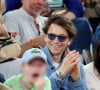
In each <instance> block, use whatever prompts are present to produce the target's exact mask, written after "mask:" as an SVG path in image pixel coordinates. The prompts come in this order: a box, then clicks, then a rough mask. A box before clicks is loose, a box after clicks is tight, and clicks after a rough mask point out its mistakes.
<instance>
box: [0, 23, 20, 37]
mask: <svg viewBox="0 0 100 90" xmlns="http://www.w3.org/2000/svg"><path fill="white" fill-rule="evenodd" d="M17 34H18V32H12V37H13V38H16V36H17ZM2 36H3V37H7V38H8V37H9V34H8V31H7V29H6V27H5V26H4V25H0V37H2Z"/></svg>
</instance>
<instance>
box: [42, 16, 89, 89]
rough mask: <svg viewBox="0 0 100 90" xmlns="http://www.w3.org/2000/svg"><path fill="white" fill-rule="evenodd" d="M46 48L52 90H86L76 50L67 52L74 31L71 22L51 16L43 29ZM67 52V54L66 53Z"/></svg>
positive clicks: (74, 34) (74, 33) (81, 66)
mask: <svg viewBox="0 0 100 90" xmlns="http://www.w3.org/2000/svg"><path fill="white" fill-rule="evenodd" d="M44 32H45V34H46V37H45V41H46V43H47V46H46V47H45V48H43V51H44V52H45V54H46V55H47V62H48V70H47V73H46V74H47V75H48V77H49V78H50V79H51V83H52V90H55V89H56V90H87V89H86V88H87V87H86V83H85V76H84V70H83V65H82V64H81V63H80V61H81V60H80V59H77V58H78V57H79V56H80V55H79V52H77V51H76V50H74V51H70V52H68V51H67V49H68V47H69V46H70V44H71V42H72V41H73V38H74V37H75V36H76V29H75V27H74V25H73V24H72V22H71V21H70V20H69V19H67V18H65V17H64V16H61V15H55V16H51V17H50V18H49V20H48V22H46V26H45V27H44ZM66 51H67V52H66Z"/></svg>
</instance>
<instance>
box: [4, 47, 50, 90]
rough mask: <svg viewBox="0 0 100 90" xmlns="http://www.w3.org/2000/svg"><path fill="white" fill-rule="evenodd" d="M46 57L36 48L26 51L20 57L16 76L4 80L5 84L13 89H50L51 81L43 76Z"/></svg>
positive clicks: (45, 67)
mask: <svg viewBox="0 0 100 90" xmlns="http://www.w3.org/2000/svg"><path fill="white" fill-rule="evenodd" d="M46 69H47V58H46V55H45V54H44V52H43V51H42V50H40V49H38V48H32V49H29V50H28V51H26V52H25V53H24V55H23V57H22V63H21V70H22V72H23V73H20V74H18V75H16V76H13V77H11V78H9V79H8V80H6V82H5V85H7V86H8V87H10V88H12V89H13V90H51V83H50V80H49V78H48V77H46V76H45V71H46Z"/></svg>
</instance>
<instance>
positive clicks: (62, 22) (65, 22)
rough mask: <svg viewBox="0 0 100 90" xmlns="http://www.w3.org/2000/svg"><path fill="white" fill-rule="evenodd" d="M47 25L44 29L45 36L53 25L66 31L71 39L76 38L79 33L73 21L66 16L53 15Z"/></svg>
mask: <svg viewBox="0 0 100 90" xmlns="http://www.w3.org/2000/svg"><path fill="white" fill-rule="evenodd" d="M45 24H46V25H45V27H44V29H43V30H44V33H45V34H47V33H48V30H49V27H50V26H51V25H52V24H57V25H59V26H61V27H63V28H64V29H65V30H66V32H67V33H68V36H69V38H70V39H72V38H74V37H75V36H76V33H77V32H76V28H75V26H74V24H73V23H72V21H71V20H69V19H68V18H66V17H65V16H64V15H51V16H50V17H49V19H48V20H47V21H46V23H45Z"/></svg>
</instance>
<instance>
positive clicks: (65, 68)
mask: <svg viewBox="0 0 100 90" xmlns="http://www.w3.org/2000/svg"><path fill="white" fill-rule="evenodd" d="M78 57H79V52H77V51H76V50H73V51H70V52H69V53H68V55H67V56H66V57H65V58H64V60H63V62H62V65H61V67H60V68H59V71H60V72H61V73H62V74H63V75H64V76H65V75H66V74H69V73H70V72H71V71H72V70H73V68H74V67H75V66H76V65H77V64H78V62H79V61H78V60H76V59H77V58H78Z"/></svg>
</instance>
